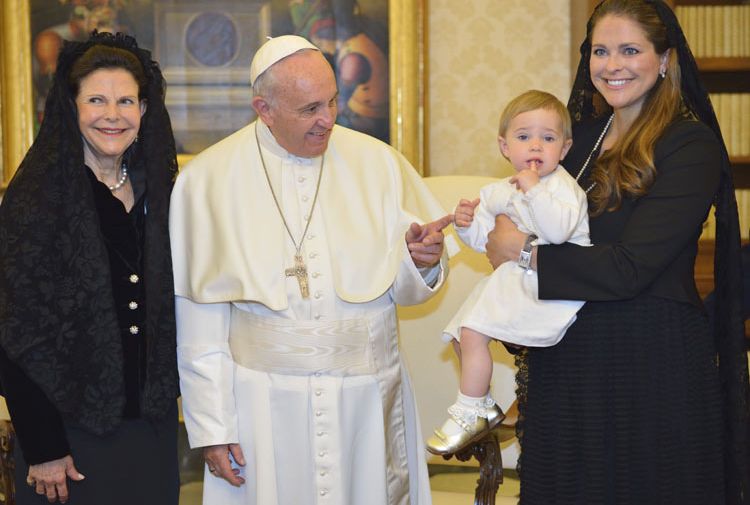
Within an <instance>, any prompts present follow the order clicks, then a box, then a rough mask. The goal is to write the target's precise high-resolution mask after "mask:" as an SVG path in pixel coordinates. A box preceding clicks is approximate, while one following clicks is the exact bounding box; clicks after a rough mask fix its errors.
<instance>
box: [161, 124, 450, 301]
mask: <svg viewBox="0 0 750 505" xmlns="http://www.w3.org/2000/svg"><path fill="white" fill-rule="evenodd" d="M261 127H264V126H263V125H261ZM264 156H269V154H268V153H267V152H266V151H265V149H264ZM318 198H319V201H318V203H317V205H318V206H319V207H320V210H321V211H322V212H320V214H318V215H322V216H323V221H324V226H325V232H326V236H327V237H328V239H329V244H328V247H329V251H330V255H331V263H332V265H331V266H332V269H333V275H334V286H335V289H336V293H337V295H338V296H339V297H340V298H341V299H343V300H344V301H347V302H351V303H361V302H367V301H370V300H373V299H375V298H377V297H378V296H380V295H382V294H383V293H384V292H385V291H386V290H387V289H388V288H389V287H390V286H391V284H392V283H393V282H394V280H395V278H396V274H397V273H398V270H399V265H400V263H401V262H402V260H403V259H404V258H405V256H406V254H407V251H406V244H405V240H404V234H405V232H406V230H407V228H408V226H409V224H410V223H411V222H413V221H418V222H420V223H421V222H428V221H432V220H434V219H437V218H439V217H440V216H442V215H444V214H445V213H446V212H445V211H444V210H443V209H442V208H441V206H440V204H439V203H438V202H437V200H436V199H435V198H434V196H433V195H432V194H431V193H430V191H429V190H428V189H427V187H426V186H425V184H424V183H423V181H422V179H421V178H420V176H419V174H417V172H416V171H415V170H414V169H413V168H412V167H411V165H410V164H409V162H408V161H407V160H406V159H405V158H404V157H403V156H402V155H401V154H400V153H399V152H397V151H396V150H395V149H393V148H392V147H391V146H389V145H387V144H384V143H382V142H380V141H379V140H376V139H374V138H372V137H369V136H367V135H364V134H362V133H359V132H356V131H354V130H349V129H347V128H344V127H341V126H335V127H334V129H333V132H332V135H331V139H330V142H329V145H328V149H327V151H326V155H325V166H324V167H323V178H322V180H321V187H320V195H319V197H318ZM170 236H171V243H172V263H173V266H174V280H175V294H176V295H177V296H182V297H186V298H189V299H191V300H193V301H195V302H199V303H217V302H228V301H254V302H259V303H262V304H264V305H266V306H267V307H269V308H270V309H272V310H283V309H285V308H287V306H288V301H287V295H286V291H285V278H284V268H285V264H284V260H285V255H288V254H287V253H286V252H285V251H286V248H285V240H288V239H287V237H286V231H285V230H284V224H283V223H282V221H281V218H280V216H279V213H278V212H277V210H276V205H275V204H274V201H273V197H272V196H271V192H270V191H269V188H268V182H267V181H266V178H265V175H264V173H263V170H262V168H261V163H260V157H259V155H258V148H257V145H256V140H255V123H252V124H250V125H248V126H246V127H245V128H243V129H241V130H239V131H237V132H236V133H234V134H233V135H230V136H229V137H227V138H225V139H224V140H222V141H220V142H219V143H217V144H215V145H213V146H211V147H209V148H208V149H206V150H205V151H203V152H202V153H201V154H199V155H198V156H196V157H195V158H194V159H193V160H192V161H191V162H190V163H188V165H187V166H186V167H185V168H184V169H183V170H182V172H181V173H180V175H179V177H178V178H177V182H176V184H175V187H174V191H173V193H172V201H171V208H170Z"/></svg>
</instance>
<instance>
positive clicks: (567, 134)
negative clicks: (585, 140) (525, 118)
mask: <svg viewBox="0 0 750 505" xmlns="http://www.w3.org/2000/svg"><path fill="white" fill-rule="evenodd" d="M537 109H545V110H551V111H553V112H556V113H557V115H558V116H560V122H561V123H562V133H563V137H564V140H568V139H571V138H573V126H572V122H571V120H570V114H569V113H568V109H567V108H566V107H565V105H563V103H562V102H561V101H560V100H558V99H557V97H556V96H555V95H552V94H550V93H547V92H546V91H539V90H536V89H532V90H529V91H527V92H525V93H521V94H520V95H518V96H517V97H515V98H514V99H513V100H511V101H510V103H509V104H508V105H506V106H505V110H503V113H502V114H500V128H499V135H500V136H501V137H505V134H506V133H507V131H508V125H510V122H511V121H512V120H513V118H514V117H516V116H518V115H519V114H523V113H524V112H529V111H532V110H537Z"/></svg>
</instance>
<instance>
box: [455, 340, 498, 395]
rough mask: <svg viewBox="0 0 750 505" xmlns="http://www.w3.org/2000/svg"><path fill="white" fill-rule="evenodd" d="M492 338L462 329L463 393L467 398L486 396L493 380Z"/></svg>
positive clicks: (461, 386) (461, 385)
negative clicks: (490, 347)
mask: <svg viewBox="0 0 750 505" xmlns="http://www.w3.org/2000/svg"><path fill="white" fill-rule="evenodd" d="M489 343H490V337H488V336H487V335H485V334H483V333H479V332H478V331H475V330H472V329H469V328H461V343H460V354H459V356H460V359H461V384H460V388H461V393H463V394H465V395H467V396H485V395H486V394H487V392H488V391H489V389H490V379H491V378H492V356H491V355H490V349H489Z"/></svg>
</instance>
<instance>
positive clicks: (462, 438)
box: [427, 404, 505, 456]
mask: <svg viewBox="0 0 750 505" xmlns="http://www.w3.org/2000/svg"><path fill="white" fill-rule="evenodd" d="M448 412H449V414H450V415H451V418H452V419H453V421H454V422H455V423H456V424H458V425H459V426H460V427H461V428H462V429H461V431H460V432H458V433H456V434H455V435H447V434H445V433H444V432H443V430H442V429H440V428H438V429H436V430H435V431H434V433H433V435H432V436H431V437H430V438H428V439H427V450H428V451H430V452H431V453H432V454H437V455H439V456H443V455H447V454H455V453H456V452H458V451H460V450H461V449H464V448H465V447H467V446H469V445H471V444H472V443H474V442H476V441H477V440H479V439H480V438H482V437H483V436H484V435H485V434H486V433H487V432H489V431H490V430H491V429H492V428H494V427H495V426H497V425H498V424H500V422H501V421H502V420H503V419H504V418H505V414H503V411H502V410H500V407H498V406H497V405H495V404H493V405H492V406H490V407H486V413H487V417H486V418H485V417H481V416H478V415H477V416H474V421H473V422H471V421H467V420H466V419H465V418H464V416H461V415H457V413H454V412H451V410H450V409H449V411H448Z"/></svg>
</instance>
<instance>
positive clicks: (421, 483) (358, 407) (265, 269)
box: [170, 121, 447, 505]
mask: <svg viewBox="0 0 750 505" xmlns="http://www.w3.org/2000/svg"><path fill="white" fill-rule="evenodd" d="M256 125H257V128H256ZM256 132H257V136H258V139H259V141H260V145H261V146H262V149H263V157H264V159H265V162H266V166H267V168H268V175H269V178H270V183H271V184H272V186H273V189H274V191H275V193H276V195H277V198H278V200H279V202H278V203H279V206H280V207H281V209H282V210H283V213H284V216H285V217H286V220H287V223H288V226H289V228H290V231H291V234H292V236H293V237H294V240H295V241H297V243H299V240H300V238H301V235H302V233H303V230H304V226H305V223H306V220H307V219H308V218H309V219H311V221H310V225H309V228H308V230H307V233H306V234H305V236H304V240H303V246H302V253H303V257H304V261H305V263H306V266H307V269H308V272H309V292H310V296H309V298H308V299H303V298H302V297H301V295H300V286H299V284H298V281H297V279H296V277H293V276H290V277H288V276H285V270H286V269H288V268H291V267H292V266H293V265H294V255H295V248H294V245H293V244H292V241H291V239H290V237H289V236H288V234H287V231H286V230H285V228H284V224H283V222H282V219H281V217H280V214H279V211H278V209H277V206H276V204H275V203H274V200H273V197H272V194H271V191H270V189H269V187H268V185H269V182H268V181H267V180H266V176H265V175H264V172H263V168H262V165H261V160H260V157H259V154H258V146H257V144H256ZM320 171H321V158H320V157H318V158H313V159H306V158H299V157H296V156H294V155H291V154H289V153H288V152H286V151H285V150H284V149H283V148H282V147H280V146H279V144H278V143H277V142H276V141H275V139H274V137H273V135H272V134H271V132H270V131H269V130H268V128H267V127H266V126H265V125H264V124H263V123H262V122H261V121H257V122H256V123H253V124H251V125H249V126H247V127H245V128H243V129H242V130H240V131H238V132H237V133H235V134H234V135H231V136H230V137H228V138H226V139H224V140H223V141H221V142H219V143H218V144H216V145H214V146H212V147H211V148H209V149H207V150H206V151H204V152H203V153H202V154H200V155H199V156H197V157H196V158H195V159H194V160H193V161H192V162H191V163H190V164H188V166H187V167H185V169H184V170H183V171H182V173H181V174H180V176H179V177H178V179H177V183H176V185H175V188H174V192H173V196H172V205H171V210H170V214H171V218H170V233H171V240H172V255H173V262H174V269H175V294H176V310H177V325H178V326H177V332H178V345H177V351H178V362H179V369H180V385H181V388H182V397H183V409H184V417H185V424H186V427H187V430H188V434H189V439H190V445H191V446H192V447H203V446H207V445H214V444H226V443H236V442H238V443H239V444H240V445H241V447H242V450H243V451H244V456H245V459H246V461H247V464H246V465H245V467H244V468H242V471H241V475H242V476H243V477H245V479H246V480H247V482H246V483H245V484H244V485H243V486H241V487H239V488H237V487H232V486H231V485H229V484H228V483H227V482H226V481H224V480H222V479H219V478H217V477H215V476H213V475H212V474H210V473H208V472H206V473H205V487H204V502H203V503H204V504H205V505H233V504H237V505H239V504H242V505H256V504H257V505H277V504H279V505H313V504H332V505H334V504H335V505H384V504H391V505H396V504H398V505H405V504H412V505H423V504H429V503H430V493H429V482H428V477H427V470H426V465H425V459H424V450H423V442H422V437H421V435H420V433H419V428H418V421H417V413H416V408H415V404H414V399H413V396H412V390H411V386H410V384H409V378H408V375H407V372H406V370H405V368H404V366H403V364H402V362H401V358H400V357H399V353H398V336H397V328H396V317H395V304H404V305H409V304H416V303H420V302H422V301H424V300H426V299H427V298H429V297H430V296H432V295H433V294H434V293H435V291H436V289H437V288H439V287H440V285H441V284H442V282H443V279H444V277H445V274H446V273H447V266H446V265H447V262H446V261H445V256H444V257H443V260H442V261H441V262H440V264H439V265H438V266H436V267H434V268H432V269H425V270H422V271H419V270H418V269H417V268H416V267H415V266H414V263H413V262H412V259H411V257H410V256H409V253H408V251H407V248H406V244H405V239H404V234H405V232H406V230H407V228H408V226H409V224H410V223H411V222H413V221H417V222H426V221H432V220H434V219H437V218H438V217H440V216H441V215H443V213H444V212H443V210H442V209H441V207H440V206H439V204H438V203H437V201H436V200H435V199H434V198H433V197H432V195H431V194H430V193H429V191H428V190H427V189H426V187H425V186H424V184H423V182H422V180H421V179H420V177H419V175H418V174H417V173H416V172H415V171H414V170H413V169H412V168H411V166H410V165H409V164H408V162H407V161H406V160H405V159H404V158H403V157H402V156H401V155H400V154H399V153H398V152H396V151H395V150H394V149H392V148H391V147H390V146H387V145H385V144H383V143H381V142H379V141H377V140H375V139H372V138H371V137H368V136H365V135H363V134H360V133H358V132H355V131H353V130H348V129H346V128H343V127H340V126H335V127H334V129H333V132H332V135H331V139H330V143H329V145H328V149H327V151H326V153H325V160H324V161H323V168H322V179H321V181H320V191H319V195H318V199H317V202H316V203H315V204H314V205H313V202H314V199H315V192H316V186H317V182H318V177H319V175H320V173H321V172H320ZM430 285H432V286H433V287H430Z"/></svg>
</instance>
